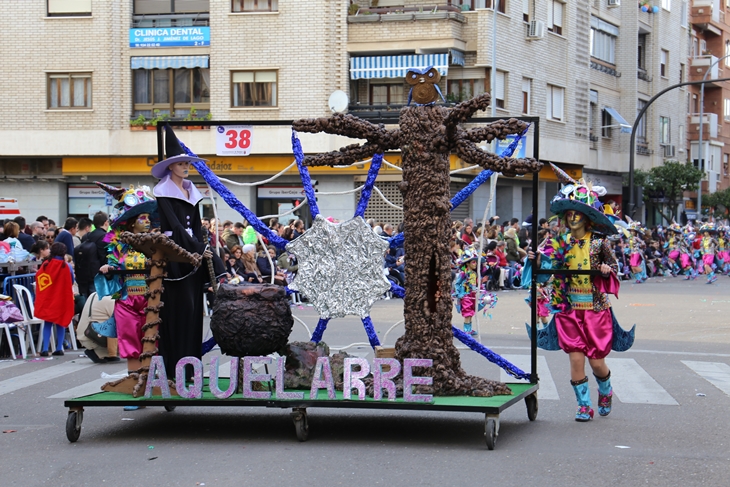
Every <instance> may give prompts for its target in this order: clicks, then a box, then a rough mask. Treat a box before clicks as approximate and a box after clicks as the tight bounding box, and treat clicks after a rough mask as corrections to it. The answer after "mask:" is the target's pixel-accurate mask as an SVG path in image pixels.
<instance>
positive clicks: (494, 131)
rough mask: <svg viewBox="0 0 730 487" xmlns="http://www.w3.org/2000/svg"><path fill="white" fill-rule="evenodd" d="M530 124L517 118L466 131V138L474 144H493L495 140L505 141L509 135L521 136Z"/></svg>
mask: <svg viewBox="0 0 730 487" xmlns="http://www.w3.org/2000/svg"><path fill="white" fill-rule="evenodd" d="M528 125H529V124H528V123H527V122H523V121H522V120H517V119H516V118H510V119H509V120H497V121H496V122H492V123H490V124H489V125H486V126H484V127H475V128H473V129H469V130H466V131H465V134H464V137H466V139H467V140H470V141H472V142H481V141H483V140H486V141H487V142H491V141H493V140H494V139H500V140H502V139H504V138H506V137H507V136H508V135H513V134H519V133H521V132H522V131H524V130H525V129H526V128H527V126H528Z"/></svg>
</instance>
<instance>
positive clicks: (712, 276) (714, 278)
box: [707, 271, 717, 284]
mask: <svg viewBox="0 0 730 487" xmlns="http://www.w3.org/2000/svg"><path fill="white" fill-rule="evenodd" d="M715 281H717V275H716V274H715V271H712V272H710V273H709V274H708V275H707V284H712V283H713V282H715Z"/></svg>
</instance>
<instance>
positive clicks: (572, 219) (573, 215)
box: [565, 210, 588, 232]
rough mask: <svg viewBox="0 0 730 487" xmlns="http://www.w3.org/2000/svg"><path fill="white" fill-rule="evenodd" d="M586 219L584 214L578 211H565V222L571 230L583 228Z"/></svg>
mask: <svg viewBox="0 0 730 487" xmlns="http://www.w3.org/2000/svg"><path fill="white" fill-rule="evenodd" d="M587 221H588V219H587V218H586V216H585V215H584V214H583V213H581V212H579V211H575V210H568V211H566V212H565V224H566V225H567V226H568V228H570V231H571V232H573V231H576V230H585V226H586V222H587Z"/></svg>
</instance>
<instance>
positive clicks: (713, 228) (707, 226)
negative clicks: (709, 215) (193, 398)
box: [700, 222, 717, 233]
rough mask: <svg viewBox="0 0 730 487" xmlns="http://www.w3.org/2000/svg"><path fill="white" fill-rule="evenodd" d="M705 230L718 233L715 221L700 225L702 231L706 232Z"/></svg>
mask: <svg viewBox="0 0 730 487" xmlns="http://www.w3.org/2000/svg"><path fill="white" fill-rule="evenodd" d="M705 232H710V233H717V226H716V225H715V222H706V223H703V224H702V226H701V227H700V233H705Z"/></svg>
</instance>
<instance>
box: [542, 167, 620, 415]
mask: <svg viewBox="0 0 730 487" xmlns="http://www.w3.org/2000/svg"><path fill="white" fill-rule="evenodd" d="M554 169H556V172H558V171H560V169H557V168H554ZM561 173H562V171H560V172H559V173H558V176H559V178H560V177H561ZM563 174H564V173H563ZM564 177H568V176H567V175H564ZM561 181H563V182H568V184H565V185H564V186H563V188H562V189H561V191H560V192H559V193H558V195H556V196H555V198H553V200H552V202H551V204H550V211H552V212H553V213H555V214H557V215H559V216H560V217H561V218H563V219H564V220H565V226H566V227H567V230H568V231H567V232H566V233H563V234H561V235H558V237H557V238H555V239H551V240H550V242H549V243H547V244H546V245H545V247H544V248H543V250H542V251H539V253H538V261H537V265H538V267H542V268H543V269H545V268H547V269H552V270H554V271H555V275H554V278H553V294H552V299H551V303H550V307H551V310H552V312H553V313H555V315H554V317H553V319H552V320H551V322H550V324H549V325H548V326H547V327H546V328H543V329H542V330H540V331H539V332H538V345H539V346H541V347H543V348H546V349H549V350H557V349H562V350H563V351H565V352H566V353H567V354H568V356H569V358H570V378H571V381H570V383H571V385H572V386H573V390H574V391H575V397H576V399H577V401H578V410H577V412H576V414H575V420H576V421H581V422H584V421H590V420H591V419H592V418H593V414H594V413H593V408H592V403H591V394H590V389H589V386H588V377H587V376H586V373H585V360H586V358H588V363H589V365H590V367H591V369H592V371H593V375H594V376H595V378H596V381H597V382H598V414H600V415H601V416H607V415H608V414H609V413H610V412H611V407H612V404H611V403H612V397H613V389H612V388H611V371H610V370H609V368H608V366H607V365H606V360H605V359H606V356H607V355H608V354H609V352H611V350H612V349H614V350H622V351H623V350H626V349H628V348H629V347H630V346H631V343H633V329H632V330H631V332H629V333H626V332H624V331H623V330H621V327H620V326H618V323H617V322H616V321H615V318H614V316H613V313H612V310H611V303H610V301H609V300H608V297H607V293H610V294H614V295H617V294H618V289H619V281H618V278H617V271H618V265H617V262H616V257H615V256H614V254H613V251H612V250H611V244H610V242H609V239H608V238H607V236H608V235H613V234H616V233H617V230H616V227H615V226H614V225H613V224H612V223H611V221H610V220H609V219H608V218H606V216H605V215H604V214H603V205H602V204H601V203H600V201H599V200H598V197H599V195H602V194H605V189H604V188H602V187H598V186H591V185H586V184H585V183H583V182H582V180H581V182H576V181H572V180H569V181H565V180H564V179H562V178H561ZM528 257H529V259H530V261H532V260H534V258H535V254H534V253H533V252H532V251H531V252H530V253H529V254H528ZM560 269H570V270H593V271H599V272H598V273H596V275H583V274H576V275H560V273H559V270H560ZM549 277H550V276H548V275H538V277H537V278H538V280H539V281H540V280H543V281H544V280H547V279H549ZM541 334H552V335H557V337H554V338H553V340H552V342H553V343H551V345H552V346H549V347H546V346H543V345H540V341H541V340H540V335H541ZM627 335H628V336H627ZM555 338H556V339H555ZM555 342H557V343H555ZM629 342H630V343H629Z"/></svg>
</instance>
